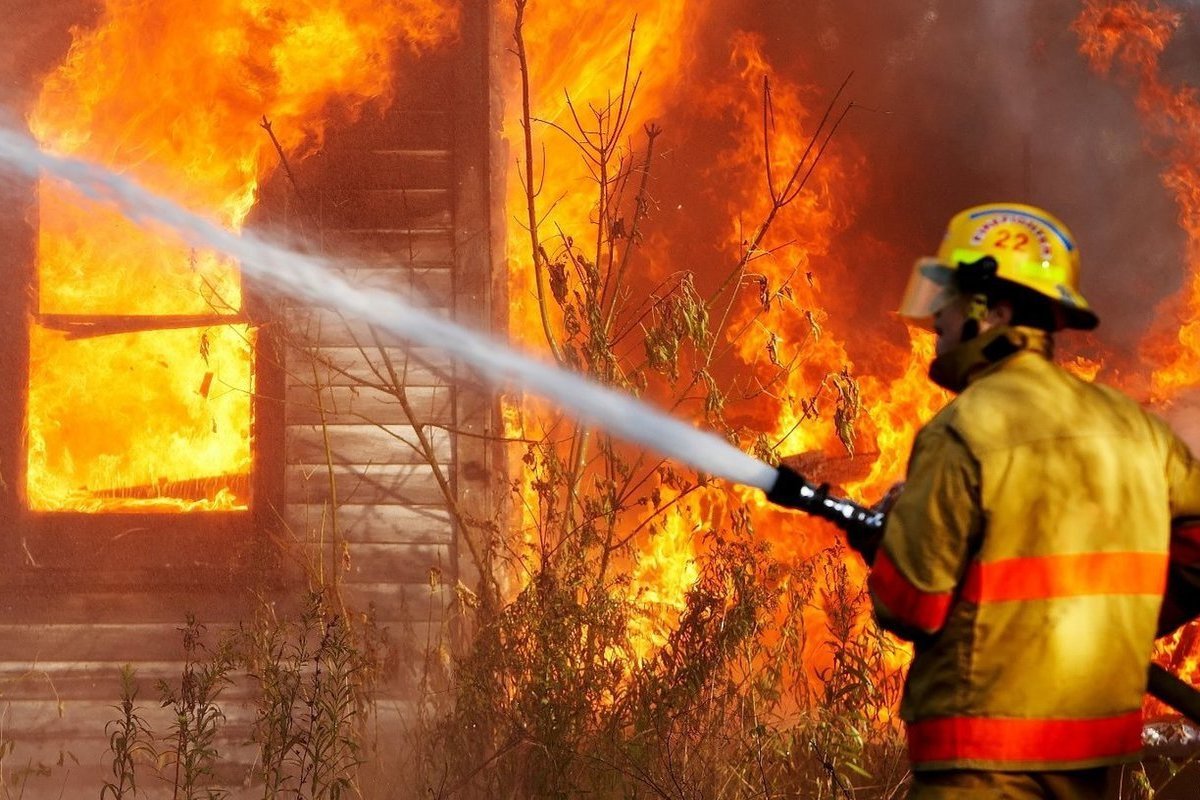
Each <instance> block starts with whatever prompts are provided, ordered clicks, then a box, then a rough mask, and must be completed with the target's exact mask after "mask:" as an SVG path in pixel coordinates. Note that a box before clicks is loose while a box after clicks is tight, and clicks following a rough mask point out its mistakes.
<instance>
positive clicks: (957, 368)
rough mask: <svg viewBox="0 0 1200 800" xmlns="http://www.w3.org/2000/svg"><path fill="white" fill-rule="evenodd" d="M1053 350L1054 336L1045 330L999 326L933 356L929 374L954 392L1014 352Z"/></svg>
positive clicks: (1045, 355) (1043, 353) (1045, 352)
mask: <svg viewBox="0 0 1200 800" xmlns="http://www.w3.org/2000/svg"><path fill="white" fill-rule="evenodd" d="M1053 351H1054V340H1053V339H1052V338H1051V336H1050V334H1048V333H1046V332H1045V331H1042V330H1038V329H1037V328H1026V327H1022V326H1007V325H1006V326H1001V327H997V328H992V329H991V330H988V331H985V332H984V333H981V334H979V335H978V336H976V337H975V338H974V339H971V340H970V341H969V342H963V343H962V344H960V345H959V346H958V347H956V348H954V349H953V350H951V351H950V352H948V353H945V354H943V355H940V356H938V357H937V358H935V359H934V360H933V363H931V364H930V365H929V377H930V379H932V380H933V382H934V383H936V384H937V385H938V386H941V387H942V388H943V389H948V390H949V391H951V392H956V393H957V392H961V391H962V390H963V389H965V388H967V385H968V384H970V383H971V382H972V381H974V380H976V379H977V378H979V377H981V376H982V375H985V374H987V373H988V372H991V371H992V370H993V369H995V368H996V367H997V366H999V365H1000V364H1001V363H1003V362H1004V361H1007V360H1008V359H1009V358H1010V357H1011V356H1013V355H1016V354H1017V353H1021V352H1032V353H1036V354H1038V355H1040V356H1042V357H1043V358H1047V359H1049V358H1050V357H1051V356H1052V355H1053Z"/></svg>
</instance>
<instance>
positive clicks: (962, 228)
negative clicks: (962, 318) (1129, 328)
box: [899, 203, 1100, 330]
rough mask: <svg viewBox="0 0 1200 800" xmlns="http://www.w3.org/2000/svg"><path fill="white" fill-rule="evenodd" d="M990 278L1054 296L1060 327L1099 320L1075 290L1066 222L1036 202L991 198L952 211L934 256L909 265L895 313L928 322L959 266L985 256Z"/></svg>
mask: <svg viewBox="0 0 1200 800" xmlns="http://www.w3.org/2000/svg"><path fill="white" fill-rule="evenodd" d="M989 257H990V258H991V259H994V261H995V276H994V277H995V278H998V279H1000V280H1004V281H1008V282H1009V283H1012V284H1016V285H1017V286H1023V287H1025V288H1026V289H1031V290H1032V291H1034V292H1037V293H1038V294H1041V295H1044V296H1046V297H1048V298H1050V299H1051V300H1053V301H1054V302H1055V303H1056V305H1057V306H1058V308H1059V310H1060V312H1061V313H1060V319H1061V322H1062V324H1061V327H1065V328H1080V329H1083V330H1091V329H1092V328H1094V327H1096V325H1098V324H1099V322H1100V320H1099V318H1098V317H1097V316H1096V314H1095V312H1093V311H1092V309H1091V306H1089V305H1088V302H1087V300H1085V299H1083V295H1081V294H1080V293H1079V248H1078V247H1077V246H1076V244H1075V238H1074V237H1073V236H1072V235H1071V232H1070V231H1069V230H1068V229H1067V226H1066V225H1064V224H1063V223H1062V222H1061V221H1059V220H1058V219H1057V218H1056V217H1054V216H1052V215H1050V214H1048V213H1046V212H1045V211H1043V210H1042V209H1040V208H1035V207H1033V206H1026V205H1021V204H1019V203H992V204H989V205H983V206H975V207H974V208H968V209H967V210H966V211H963V212H961V213H959V214H957V215H955V217H954V219H952V220H950V225H949V226H948V227H947V228H946V235H945V236H944V237H943V238H942V246H941V247H939V248H938V254H937V256H936V257H933V258H921V259H918V260H917V263H916V264H914V265H913V272H912V276H911V277H910V278H909V282H908V289H907V290H905V293H904V300H903V301H902V302H901V303H900V312H899V313H900V315H901V316H904V317H908V318H910V319H912V320H913V321H916V322H920V323H925V324H928V323H929V322H930V321H931V320H932V318H933V315H934V314H936V313H937V312H938V310H940V309H941V308H942V307H943V306H944V305H945V304H946V303H947V302H948V301H949V300H950V299H951V298H952V297H953V296H954V295H956V294H958V293H959V287H957V286H956V282H955V280H954V279H955V277H956V274H957V273H958V270H959V268H960V267H963V266H966V265H973V264H977V263H979V262H981V261H983V260H984V259H987V258H989Z"/></svg>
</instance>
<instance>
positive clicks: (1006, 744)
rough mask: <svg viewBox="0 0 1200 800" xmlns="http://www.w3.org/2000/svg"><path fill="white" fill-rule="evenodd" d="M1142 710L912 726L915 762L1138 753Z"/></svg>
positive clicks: (910, 741)
mask: <svg viewBox="0 0 1200 800" xmlns="http://www.w3.org/2000/svg"><path fill="white" fill-rule="evenodd" d="M1141 747H1142V712H1141V711H1140V710H1139V711H1131V712H1129V713H1128V714H1121V715H1119V716H1115V717H1099V718H1096V719H994V718H991V719H989V718H985V717H947V718H943V719H929V720H922V721H920V722H913V723H909V725H908V752H909V757H910V758H911V759H912V762H913V763H914V764H921V763H930V762H935V761H960V760H965V759H977V760H981V761H1012V762H1021V761H1082V760H1084V759H1091V758H1104V757H1107V756H1122V755H1127V754H1129V753H1136V752H1137V751H1138V750H1140V749H1141Z"/></svg>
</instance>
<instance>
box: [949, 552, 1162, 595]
mask: <svg viewBox="0 0 1200 800" xmlns="http://www.w3.org/2000/svg"><path fill="white" fill-rule="evenodd" d="M1166 586H1167V554H1166V553H1072V554H1070V555H1052V556H1036V557H1028V558H1006V559H1003V560H1000V561H986V562H979V561H976V562H974V563H972V564H971V566H970V568H969V569H968V570H967V576H966V579H965V580H964V582H963V592H962V596H963V599H964V600H968V601H970V602H972V603H1002V602H1005V601H1008V600H1045V599H1047V598H1051V597H1078V596H1080V595H1089V594H1105V595H1130V594H1157V595H1161V594H1162V593H1163V592H1164V591H1165V589H1166Z"/></svg>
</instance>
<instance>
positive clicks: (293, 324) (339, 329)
mask: <svg viewBox="0 0 1200 800" xmlns="http://www.w3.org/2000/svg"><path fill="white" fill-rule="evenodd" d="M410 302H413V303H419V304H420V306H421V308H423V309H424V310H426V311H428V312H429V313H431V314H434V315H435V316H438V317H444V318H448V317H449V316H450V313H449V311H448V310H447V308H446V307H444V306H443V307H431V306H428V305H425V303H424V299H423V298H415V297H414V298H411V299H410ZM288 330H289V331H291V332H292V333H293V334H294V335H295V336H296V338H297V339H299V341H300V342H303V343H304V344H308V345H311V346H317V347H357V346H358V345H362V346H363V347H364V348H366V349H367V350H369V351H373V352H378V348H377V346H376V342H377V341H378V342H379V343H380V344H382V345H383V346H384V347H400V348H403V347H405V346H406V344H407V342H406V340H405V339H404V338H403V337H400V336H397V335H395V334H393V333H390V332H388V331H387V330H384V329H381V328H379V327H377V326H372V325H371V324H370V323H367V322H364V321H363V320H360V319H356V318H354V317H345V316H343V315H341V314H339V313H337V312H336V311H326V310H324V309H315V308H314V309H296V310H294V311H292V312H290V313H289V314H288Z"/></svg>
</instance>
